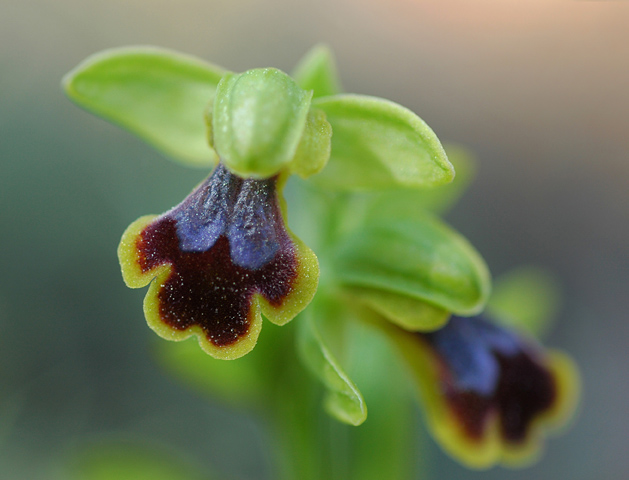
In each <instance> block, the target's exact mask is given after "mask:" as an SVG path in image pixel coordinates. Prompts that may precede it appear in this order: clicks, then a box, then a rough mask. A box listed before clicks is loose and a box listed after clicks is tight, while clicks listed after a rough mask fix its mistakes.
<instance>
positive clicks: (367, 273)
mask: <svg viewBox="0 0 629 480" xmlns="http://www.w3.org/2000/svg"><path fill="white" fill-rule="evenodd" d="M332 265H333V266H334V271H335V274H336V277H337V279H338V281H339V282H341V283H342V284H344V285H346V286H349V287H366V288H372V289H379V290H383V291H385V292H391V293H396V294H398V295H402V296H407V297H410V298H414V299H416V300H421V301H424V302H427V303H429V304H431V305H434V306H436V307H439V308H442V309H444V310H448V311H451V312H454V313H456V314H459V315H473V314H476V313H478V312H480V311H481V310H482V309H483V307H484V305H485V303H486V301H487V298H488V296H489V292H490V289H491V286H490V283H491V281H490V276H489V271H488V269H487V266H486V265H485V262H484V261H483V259H482V258H481V256H480V255H479V254H478V252H476V250H475V249H474V248H473V247H472V246H471V245H470V244H469V242H467V240H465V239H464V238H463V237H462V236H461V235H459V234H458V233H457V232H455V231H454V230H452V229H451V228H450V227H448V226H446V225H445V224H444V223H442V222H441V221H440V220H438V219H437V218H433V217H431V216H429V215H427V214H426V215H425V216H424V217H423V218H419V217H418V218H414V219H412V220H406V221H401V220H396V219H393V220H390V221H385V220H381V221H379V222H368V221H367V222H365V224H364V225H363V227H362V228H359V229H357V230H356V231H354V232H353V233H352V234H351V235H349V236H348V237H346V238H345V239H344V240H343V241H342V242H341V243H340V245H339V247H338V248H337V249H336V251H335V254H334V261H333V262H332Z"/></svg>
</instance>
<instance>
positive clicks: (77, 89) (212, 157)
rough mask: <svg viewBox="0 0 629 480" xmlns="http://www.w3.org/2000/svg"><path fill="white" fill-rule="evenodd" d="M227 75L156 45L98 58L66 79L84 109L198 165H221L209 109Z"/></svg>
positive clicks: (69, 92)
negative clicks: (208, 126) (209, 129)
mask: <svg viewBox="0 0 629 480" xmlns="http://www.w3.org/2000/svg"><path fill="white" fill-rule="evenodd" d="M224 73H225V71H224V70H223V69H222V68H220V67H217V66H215V65H212V64H209V63H206V62H204V61H202V60H200V59H197V58H195V57H191V56H187V55H183V54H181V53H177V52H173V51H170V50H164V49H159V48H154V47H128V48H118V49H112V50H106V51H104V52H101V53H99V54H96V55H93V56H91V57H89V58H88V59H87V60H85V61H84V62H83V63H81V64H80V65H78V66H77V67H76V68H75V69H74V70H72V71H71V72H70V73H68V74H67V75H66V76H65V77H64V79H63V86H64V88H65V91H66V93H67V95H68V96H69V97H70V98H71V99H72V100H73V101H74V102H76V103H77V104H78V105H80V106H82V107H83V108H85V109H86V110H89V111H90V112H92V113H95V114H97V115H99V116H101V117H103V118H105V119H106V120H109V121H111V122H113V123H115V124H118V125H120V126H122V127H123V128H126V129H128V130H130V131H132V132H133V133H135V134H137V135H138V136H140V137H142V138H143V139H144V140H146V141H147V142H149V143H150V144H152V145H153V146H155V147H157V148H158V149H160V150H162V151H163V152H165V153H166V154H168V155H170V156H172V157H173V158H174V159H175V160H177V161H179V162H181V163H184V164H187V165H192V166H204V167H206V166H209V165H213V164H214V163H216V161H217V157H216V153H215V152H214V151H213V150H212V148H211V147H210V146H209V145H208V142H207V138H206V131H205V122H204V120H203V117H204V110H205V108H206V107H207V105H208V104H209V103H210V102H211V101H212V100H213V98H214V92H215V90H216V85H217V84H218V82H219V80H220V78H221V77H222V76H223V74H224Z"/></svg>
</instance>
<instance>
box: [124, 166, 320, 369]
mask: <svg viewBox="0 0 629 480" xmlns="http://www.w3.org/2000/svg"><path fill="white" fill-rule="evenodd" d="M281 187H282V179H281V178H279V177H278V176H275V177H271V178H268V179H262V180H256V179H243V178H240V177H238V176H237V175H234V174H233V173H231V172H230V171H229V170H228V169H227V168H225V167H224V166H223V165H220V164H219V165H218V166H217V167H216V169H215V170H214V171H213V172H212V174H211V175H210V176H209V177H208V178H207V179H206V180H205V181H204V182H202V183H201V184H200V185H199V186H198V187H197V188H196V189H195V190H194V191H193V192H192V193H191V194H190V195H189V196H188V197H187V198H186V199H185V200H184V201H183V202H181V203H180V204H179V205H177V206H176V207H174V208H172V209H171V210H169V211H168V212H166V213H164V214H162V215H160V216H157V217H142V218H140V219H138V220H137V221H136V222H134V223H133V224H132V225H131V226H130V227H129V228H128V229H127V231H126V232H125V234H124V235H123V238H122V241H121V244H120V247H119V257H120V263H121V266H122V270H123V276H124V278H125V281H126V282H127V284H128V285H129V286H131V287H141V286H145V285H147V284H148V283H150V282H151V280H153V279H154V280H153V283H152V285H151V287H150V288H149V291H148V293H147V296H146V298H145V303H144V311H145V316H146V318H147V322H148V323H149V326H151V328H153V330H155V331H156V332H157V333H158V334H159V335H160V336H162V337H164V338H167V339H171V340H182V339H184V338H187V337H189V336H190V335H192V334H195V335H197V337H198V338H199V342H200V344H201V346H202V347H203V348H204V349H205V350H206V352H207V353H209V354H210V355H212V356H214V357H217V358H230V359H231V358H238V357H240V356H242V355H244V354H246V353H247V352H249V351H250V350H251V349H252V348H253V347H254V345H255V343H256V341H257V337H258V334H259V331H260V328H261V313H264V315H265V316H266V317H267V318H269V320H271V321H272V322H273V323H276V324H278V325H282V324H284V323H286V322H288V321H289V320H290V319H292V318H293V317H294V316H295V315H297V313H299V312H300V311H301V310H303V308H305V307H306V305H308V303H309V302H310V300H311V299H312V297H313V296H314V293H315V291H316V288H317V283H318V275H319V271H318V263H317V259H316V257H315V255H314V253H313V252H312V251H311V250H310V249H309V248H308V247H306V246H305V245H304V244H303V243H302V242H301V241H300V240H299V239H298V238H297V237H295V236H294V235H293V234H292V233H290V231H289V230H288V228H287V226H286V224H285V221H284V216H283V210H282V205H283V204H282V199H281V193H280V191H281Z"/></svg>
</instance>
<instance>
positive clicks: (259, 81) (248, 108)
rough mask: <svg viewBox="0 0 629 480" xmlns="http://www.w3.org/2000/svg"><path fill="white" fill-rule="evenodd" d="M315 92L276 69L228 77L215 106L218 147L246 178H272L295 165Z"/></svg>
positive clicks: (213, 130)
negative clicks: (304, 87) (309, 90)
mask: <svg viewBox="0 0 629 480" xmlns="http://www.w3.org/2000/svg"><path fill="white" fill-rule="evenodd" d="M311 97H312V92H306V91H305V90H302V89H301V88H299V86H298V85H297V84H296V83H295V81H294V80H293V79H292V78H290V77H289V76H288V75H286V74H285V73H283V72H281V71H280V70H277V69H274V68H262V69H254V70H248V71H246V72H244V73H241V74H227V75H225V76H224V77H223V79H222V80H221V82H220V83H219V85H218V88H217V91H216V97H215V100H214V108H213V119H212V132H213V135H214V147H215V148H216V151H217V152H218V154H219V155H220V157H221V159H222V160H223V162H224V163H225V165H226V166H227V167H228V168H229V169H230V170H232V171H233V172H235V173H237V174H238V175H241V176H243V177H258V178H260V177H269V176H272V175H275V174H277V173H278V172H279V171H280V170H282V169H283V168H284V167H285V166H287V164H288V163H290V162H291V160H292V159H293V157H294V156H295V152H296V151H297V147H298V145H299V141H300V139H301V137H302V134H303V133H304V129H305V127H306V121H307V116H308V110H309V109H310V99H311Z"/></svg>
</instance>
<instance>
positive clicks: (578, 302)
mask: <svg viewBox="0 0 629 480" xmlns="http://www.w3.org/2000/svg"><path fill="white" fill-rule="evenodd" d="M1 11H2V15H1V16H0V71H1V72H2V74H1V77H0V78H1V84H2V87H3V93H2V95H1V96H0V132H1V133H0V135H1V137H0V138H1V141H0V165H1V170H0V205H1V206H0V221H1V222H2V228H1V229H0V245H1V246H2V248H1V249H0V252H1V253H0V255H1V256H0V265H1V266H2V269H3V275H2V279H1V280H0V281H1V282H2V284H1V285H2V288H1V289H0V478H7V479H11V478H16V479H21V478H29V479H35V480H37V479H44V478H46V479H48V478H51V477H54V474H55V472H58V476H59V477H60V478H63V474H62V473H61V472H62V468H63V463H64V462H65V460H66V459H67V458H69V457H71V456H72V453H73V451H75V450H76V449H77V448H78V447H79V446H80V445H81V444H82V443H83V442H84V440H85V439H86V438H92V437H93V436H94V435H116V434H122V433H124V435H127V436H133V437H150V438H152V439H153V440H154V441H156V442H160V443H164V444H168V445H171V446H172V447H174V448H176V449H178V450H182V451H185V452H187V454H188V455H189V456H190V458H192V459H193V460H194V461H195V462H196V463H197V464H200V465H201V466H202V467H205V466H207V465H210V464H211V465H213V466H214V469H215V470H218V471H219V472H229V473H231V474H233V475H234V476H237V477H241V478H248V479H249V478H250V479H255V478H268V476H267V473H266V472H267V471H268V469H267V467H268V463H267V462H268V460H267V457H268V454H269V447H268V445H267V442H266V437H265V434H264V432H263V430H262V429H261V428H260V427H261V426H260V425H259V424H257V423H256V422H255V421H253V419H251V418H248V417H243V416H242V415H238V414H236V413H235V412H232V411H229V410H225V409H224V408H223V407H221V406H219V405H218V404H216V405H210V406H208V404H207V402H206V398H205V397H202V396H200V395H198V394H196V393H195V392H192V391H190V390H187V389H186V388H183V387H182V386H181V385H180V384H179V383H177V382H176V381H174V380H173V379H172V378H171V377H170V376H169V375H168V374H166V373H164V372H163V371H162V369H161V368H160V367H159V366H158V365H157V364H156V363H155V362H154V361H153V357H152V355H151V351H152V349H153V348H154V343H153V340H154V339H153V337H152V334H151V332H150V331H149V330H148V329H147V328H146V325H145V322H144V320H143V318H142V312H141V308H140V307H139V305H140V304H141V298H142V296H143V292H141V291H137V292H130V291H128V290H127V289H126V287H125V286H124V284H123V283H122V281H121V280H120V273H119V268H118V264H117V261H116V255H115V251H116V246H117V244H118V241H119V239H120V235H121V233H122V231H123V230H124V228H125V227H126V225H128V223H129V222H130V221H132V220H133V219H135V218H137V217H138V216H140V215H141V214H144V213H146V212H149V211H153V212H160V211H165V210H167V209H168V208H170V207H171V206H172V205H174V204H175V203H176V202H177V201H178V200H179V199H180V198H182V197H183V196H184V195H186V194H187V193H188V192H189V189H190V185H192V184H194V183H196V182H199V181H200V180H202V178H204V176H206V174H207V172H206V171H201V170H199V171H194V170H185V169H181V168H180V167H178V166H177V165H174V164H172V163H170V162H169V161H168V160H166V159H165V158H164V157H162V156H160V154H158V153H156V152H155V151H154V150H152V149H151V148H150V147H147V146H146V145H145V144H143V143H142V142H141V141H139V140H137V139H136V138H134V137H133V136H132V135H130V134H128V133H126V132H124V131H122V130H120V129H117V128H115V127H112V126H111V125H109V124H106V123H105V122H103V121H100V120H98V119H96V118H93V117H91V116H89V115H87V114H83V113H82V112H80V111H78V110H77V109H76V108H75V107H74V106H73V105H72V104H71V103H70V102H69V101H68V100H67V99H66V98H65V97H64V95H63V93H62V91H61V89H60V87H59V82H60V79H61V77H62V75H63V74H64V73H66V72H67V71H68V70H69V69H70V68H72V67H73V66H75V65H76V64H77V63H78V62H79V61H81V60H82V59H84V58H85V57H87V56H88V55H90V54H92V53H94V52H96V51H99V50H102V49H104V48H109V47H115V46H122V45H128V44H154V45H159V46H164V47H168V48H173V49H177V50H180V51H185V52H189V53H192V54H195V55H197V56H199V57H202V58H205V59H208V60H209V61H212V62H215V63H217V64H219V65H223V66H225V67H227V68H229V69H231V70H234V71H241V70H244V69H249V68H253V67H266V66H275V67H278V68H281V69H283V70H290V69H291V68H292V67H293V65H294V64H295V62H296V61H297V60H298V59H299V58H300V57H301V55H302V54H303V53H304V52H305V51H307V50H308V49H309V48H310V47H311V46H312V45H313V44H315V43H318V42H325V43H327V44H328V45H330V47H331V48H332V49H333V50H334V52H335V54H336V56H337V60H338V64H339V67H340V74H341V78H342V79H343V84H344V88H345V90H347V91H352V92H357V93H366V94H372V95H378V96H382V97H385V98H389V99H391V100H393V101H396V102H399V103H401V104H403V105H405V106H407V107H409V108H411V109H412V110H414V111H415V112H416V113H418V114H419V115H420V116H421V117H422V118H423V119H424V120H425V121H426V122H427V123H428V124H429V125H430V126H431V127H432V128H433V129H434V130H435V132H436V133H437V135H438V136H439V137H440V139H441V140H442V141H444V142H457V143H461V144H463V145H465V146H466V147H468V148H469V149H470V150H471V151H472V152H473V153H474V154H475V156H476V158H477V178H476V181H475V182H474V183H473V184H472V187H471V189H470V190H469V192H467V193H466V195H465V196H464V198H463V199H462V201H461V202H460V203H459V204H458V205H457V206H456V207H455V208H454V209H453V210H452V211H451V212H450V213H449V214H448V216H447V220H448V221H449V222H450V223H451V224H452V225H453V226H455V227H456V228H457V229H458V230H459V231H461V232H462V233H463V234H464V235H465V236H466V237H467V238H468V239H469V240H470V241H471V242H472V244H474V245H475V247H476V248H477V249H478V250H479V251H480V252H481V254H482V255H483V256H484V258H485V259H486V260H487V262H488V264H489V267H490V269H491V270H492V272H493V273H494V274H495V275H496V276H499V275H500V274H501V273H504V272H508V271H510V270H511V269H512V268H513V267H515V266H519V265H522V264H540V265H545V266H547V267H549V268H550V269H551V270H552V271H553V272H554V273H555V274H556V275H557V277H558V278H559V279H560V280H561V282H562V284H563V298H564V304H563V308H562V309H561V310H560V312H559V321H558V324H557V328H555V329H554V330H553V333H552V334H551V336H550V338H549V339H548V341H547V342H546V343H548V344H549V345H552V346H558V347H560V348H562V349H563V350H567V351H569V352H570V353H571V354H572V355H573V356H574V357H575V359H576V360H577V362H578V363H579V365H580V368H581V370H582V374H583V381H584V385H585V394H584V401H583V406H582V411H581V416H580V419H579V420H578V422H577V423H576V424H575V426H574V428H573V429H572V430H571V431H570V432H569V433H568V434H567V435H565V436H564V437H562V438H561V440H560V441H552V442H549V444H548V448H547V452H546V456H545V458H544V459H543V460H542V461H541V462H540V463H539V464H537V465H535V466H534V467H532V468H531V469H527V470H523V471H516V472H513V473H511V472H509V473H508V475H509V477H510V478H514V479H519V478H521V479H525V478H540V479H551V478H553V479H554V478H573V479H588V480H589V479H591V478H599V479H607V478H609V479H616V478H623V477H625V476H627V474H628V473H629V458H628V457H627V456H626V436H627V432H628V431H629V414H628V412H627V407H626V398H628V397H629V373H628V371H629V370H628V369H627V368H626V365H627V362H628V361H629V356H628V354H627V353H626V343H627V339H629V326H628V325H629V323H628V322H626V321H625V319H626V318H627V315H628V314H627V312H629V296H628V295H627V289H628V288H629V273H628V272H629V250H628V248H627V241H626V239H627V238H628V237H629V208H628V205H629V188H628V187H629V180H628V178H629V162H628V161H627V153H626V152H627V151H629V135H627V132H628V131H629V114H627V112H629V95H628V94H627V91H626V85H627V84H629V65H628V62H629V33H627V28H626V26H627V25H628V22H629V3H627V2H606V1H592V2H588V1H576V0H575V1H561V0H544V1H542V0H536V1H534V2H526V3H522V2H517V1H515V0H508V1H507V0H500V1H499V0H479V1H477V2H473V3H471V2H465V1H464V0H445V1H443V0H441V1H437V0H428V1H419V0H393V1H384V0H335V1H332V0H321V1H319V2H294V1H289V0H270V1H265V2H261V1H255V0H230V1H225V0H222V1H218V0H204V1H201V0H181V1H179V2H176V3H172V2H166V1H163V0H156V1H152V2H147V1H141V0H131V1H122V0H113V1H110V2H94V1H91V0H90V1H84V2H79V1H76V0H58V1H56V2H47V1H45V0H29V1H24V2H7V1H6V0H5V2H4V3H3V4H2V8H1ZM289 223H290V217H289ZM134 295H135V296H134ZM418 428H422V427H421V426H420V424H419V422H418ZM243 452H246V455H243ZM417 457H418V459H421V462H422V464H423V468H427V469H429V470H430V471H432V472H434V474H435V475H434V476H435V477H437V476H438V477H439V478H470V479H474V478H481V475H482V478H490V479H492V478H501V477H503V476H505V475H506V473H505V471H503V470H501V469H494V470H492V471H489V472H484V473H478V472H469V471H467V470H465V469H464V468H463V467H460V466H458V464H456V463H455V462H452V461H451V460H450V459H448V458H446V457H445V455H444V454H442V453H441V452H440V450H439V449H438V448H437V447H436V446H435V445H434V444H433V443H432V442H426V443H425V444H423V445H422V446H421V450H418V451H417Z"/></svg>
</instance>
